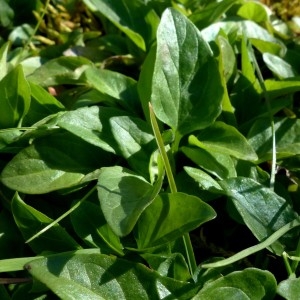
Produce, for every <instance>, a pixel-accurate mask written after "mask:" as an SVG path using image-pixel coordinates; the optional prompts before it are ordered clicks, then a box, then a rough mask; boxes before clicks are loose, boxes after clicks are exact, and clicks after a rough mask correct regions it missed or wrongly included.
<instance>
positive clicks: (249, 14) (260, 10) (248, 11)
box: [237, 2, 268, 23]
mask: <svg viewBox="0 0 300 300" xmlns="http://www.w3.org/2000/svg"><path fill="white" fill-rule="evenodd" d="M237 15H239V16H241V17H243V18H245V19H248V20H252V21H254V22H257V23H261V22H267V20H268V14H267V10H266V7H265V6H264V5H262V4H261V3H257V2H246V3H244V4H243V5H242V6H241V7H240V8H239V10H238V11H237Z"/></svg>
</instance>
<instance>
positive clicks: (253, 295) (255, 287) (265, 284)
mask: <svg viewBox="0 0 300 300" xmlns="http://www.w3.org/2000/svg"><path fill="white" fill-rule="evenodd" d="M276 287H277V283H276V279H275V277H274V275H273V274H272V273H270V272H268V271H263V270H259V269H255V268H248V269H245V270H243V271H236V272H232V273H230V274H228V275H225V276H223V277H221V278H219V279H217V280H215V281H212V282H208V283H207V284H205V285H204V287H203V289H201V290H200V292H199V293H198V294H197V295H196V296H195V297H194V298H193V300H200V299H201V300H211V299H214V300H231V299H236V300H240V299H243V300H250V299H251V300H268V299H273V298H274V297H275V294H276Z"/></svg>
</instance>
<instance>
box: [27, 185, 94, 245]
mask: <svg viewBox="0 0 300 300" xmlns="http://www.w3.org/2000/svg"><path fill="white" fill-rule="evenodd" d="M96 188H97V186H96V185H95V186H94V187H93V188H92V189H90V190H89V191H88V193H86V195H85V196H84V197H83V198H82V199H80V200H79V201H78V202H77V203H76V204H74V205H73V206H72V207H71V208H70V209H69V210H68V211H66V212H65V213H64V214H62V215H61V216H60V217H58V218H57V219H56V220H54V221H53V222H51V223H50V224H48V225H47V226H46V227H45V228H43V229H42V230H40V231H39V232H38V233H36V234H35V235H33V236H32V237H31V238H29V239H28V240H27V241H26V242H25V243H29V242H32V241H33V240H34V239H36V238H37V237H38V236H40V235H41V234H43V233H45V232H46V231H47V230H49V229H50V228H51V227H53V226H54V225H56V224H57V223H58V222H60V221H61V220H62V219H64V218H65V217H67V216H68V215H69V214H71V213H72V212H73V211H74V210H75V209H77V207H79V206H80V204H81V203H82V202H83V201H85V200H86V199H87V198H88V197H89V196H90V195H91V194H92V193H93V192H94V191H95V190H96Z"/></svg>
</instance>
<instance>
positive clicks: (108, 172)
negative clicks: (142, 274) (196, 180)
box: [98, 167, 215, 250]
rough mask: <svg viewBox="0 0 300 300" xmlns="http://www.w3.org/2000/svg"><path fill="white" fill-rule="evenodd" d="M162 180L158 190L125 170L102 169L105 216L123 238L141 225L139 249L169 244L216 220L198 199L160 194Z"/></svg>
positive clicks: (101, 187)
mask: <svg viewBox="0 0 300 300" xmlns="http://www.w3.org/2000/svg"><path fill="white" fill-rule="evenodd" d="M161 183H162V182H161V179H160V180H158V181H157V182H156V184H155V185H154V186H152V185H150V184H149V183H148V182H146V181H145V179H144V178H142V177H141V176H137V175H136V174H134V173H132V172H130V171H129V170H126V169H124V168H121V167H110V168H104V169H102V171H101V173H100V176H99V179H98V195H99V200H100V205H101V208H102V211H103V214H104V216H105V218H106V220H107V222H108V224H109V225H110V227H111V228H112V229H113V231H114V232H115V233H116V234H117V235H119V236H125V235H128V234H129V233H130V232H131V231H132V230H133V228H134V226H135V225H136V224H137V227H136V239H137V244H138V248H139V249H141V250H142V249H144V248H149V247H155V246H159V245H161V244H164V243H168V242H170V241H172V240H174V239H176V238H178V237H180V236H181V235H182V234H183V233H185V232H189V231H191V230H192V229H195V228H197V227H198V226H200V225H201V224H202V223H204V222H207V221H209V220H211V219H212V218H214V217H215V212H214V210H213V209H212V208H211V207H210V206H209V205H207V204H206V203H204V202H202V201H201V200H200V199H199V198H197V197H195V196H190V195H187V194H183V193H175V194H159V195H158V193H159V191H160V189H161Z"/></svg>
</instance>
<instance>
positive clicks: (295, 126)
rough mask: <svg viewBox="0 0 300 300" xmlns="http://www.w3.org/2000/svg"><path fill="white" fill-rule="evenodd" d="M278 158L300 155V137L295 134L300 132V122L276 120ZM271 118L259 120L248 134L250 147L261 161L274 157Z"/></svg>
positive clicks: (285, 119)
mask: <svg viewBox="0 0 300 300" xmlns="http://www.w3.org/2000/svg"><path fill="white" fill-rule="evenodd" d="M274 121H275V124H274V125H275V136H276V156H277V159H283V158H287V157H291V156H294V155H298V154H300V136H299V135H298V134H295V133H296V132H299V130H300V120H299V119H290V118H276V119H275V120H274ZM271 131H272V130H271V125H270V119H269V118H262V119H258V120H257V121H256V122H255V123H254V124H253V126H252V128H251V130H250V131H249V133H248V140H249V143H250V145H251V146H252V147H253V149H254V150H255V151H256V153H257V155H258V157H259V161H260V162H261V161H266V160H269V159H271V157H272V132H271Z"/></svg>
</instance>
